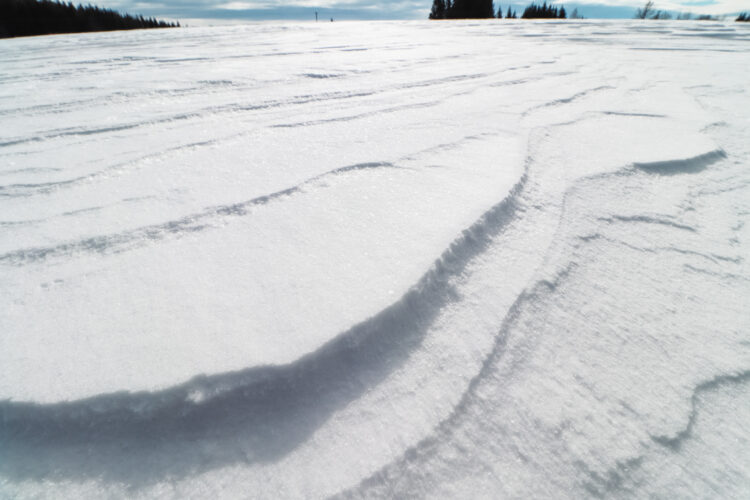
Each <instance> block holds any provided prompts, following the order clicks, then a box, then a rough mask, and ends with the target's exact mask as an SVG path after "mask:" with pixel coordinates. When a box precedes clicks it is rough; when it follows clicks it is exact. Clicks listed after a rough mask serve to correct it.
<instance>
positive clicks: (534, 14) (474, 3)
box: [430, 0, 582, 19]
mask: <svg viewBox="0 0 750 500" xmlns="http://www.w3.org/2000/svg"><path fill="white" fill-rule="evenodd" d="M573 12H574V14H573V16H571V17H573V18H575V19H582V18H581V17H580V16H579V15H578V11H577V10H575V11H573ZM493 17H497V18H498V19H502V18H503V8H502V6H501V7H499V8H498V9H497V13H495V7H494V5H493V3H492V0H454V1H451V0H433V3H432V10H431V11H430V19H489V18H493ZM516 18H518V15H517V14H516V12H515V11H514V10H512V9H511V8H510V7H508V10H507V12H506V13H505V19H516ZM521 18H522V19H567V13H566V12H565V7H563V6H560V7H556V6H553V5H547V2H546V1H545V2H544V3H543V4H542V5H537V4H535V3H532V4H531V5H529V6H528V7H526V8H525V9H524V11H523V14H521Z"/></svg>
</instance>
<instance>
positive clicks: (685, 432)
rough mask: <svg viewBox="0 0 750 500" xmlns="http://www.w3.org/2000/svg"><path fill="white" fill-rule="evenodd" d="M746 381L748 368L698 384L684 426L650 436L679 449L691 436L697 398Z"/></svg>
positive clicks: (749, 376) (696, 410)
mask: <svg viewBox="0 0 750 500" xmlns="http://www.w3.org/2000/svg"><path fill="white" fill-rule="evenodd" d="M747 382H750V370H745V371H742V372H739V373H736V374H727V375H719V376H717V377H714V378H712V379H711V380H707V381H705V382H702V383H700V384H698V385H697V386H696V387H695V389H693V394H692V396H691V397H690V413H689V414H688V419H687V423H686V425H685V428H684V429H682V430H680V431H678V432H676V433H675V434H674V435H672V436H652V438H653V440H654V441H656V442H657V443H659V444H661V445H664V446H667V447H669V448H672V449H674V450H679V449H680V447H681V446H682V444H683V443H684V442H685V440H687V439H690V438H691V437H692V433H693V427H694V426H695V422H696V420H697V418H698V408H697V405H698V398H700V397H701V396H702V395H703V393H706V392H711V391H715V390H720V389H722V388H723V387H724V386H727V385H731V384H745V383H747Z"/></svg>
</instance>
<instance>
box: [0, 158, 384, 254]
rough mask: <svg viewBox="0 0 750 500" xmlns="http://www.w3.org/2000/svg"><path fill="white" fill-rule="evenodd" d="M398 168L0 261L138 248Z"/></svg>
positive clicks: (372, 165) (341, 171) (342, 170)
mask: <svg viewBox="0 0 750 500" xmlns="http://www.w3.org/2000/svg"><path fill="white" fill-rule="evenodd" d="M384 167H385V168H398V167H397V166H396V165H393V164H392V163H389V162H369V163H359V164H356V165H347V166H345V167H339V168H337V169H334V170H331V171H330V172H327V173H325V174H321V175H316V176H315V177H312V178H310V179H307V180H306V181H304V182H302V183H301V184H298V185H296V186H292V187H290V188H286V189H283V190H281V191H276V192H275V193H270V194H267V195H263V196H258V197H256V198H253V199H251V200H247V201H243V202H240V203H234V204H231V205H224V206H218V207H209V208H207V209H206V210H204V211H203V212H200V213H197V214H192V215H188V216H186V217H183V218H181V219H179V220H172V221H169V222H165V223H162V224H154V225H152V226H147V227H141V228H138V229H134V230H132V231H127V232H124V233H119V234H111V235H105V236H95V237H92V238H86V239H84V240H80V241H76V242H70V243H63V244H61V245H56V246H53V247H45V248H25V249H20V250H15V251H13V252H9V253H6V254H3V255H0V264H6V265H14V266H20V265H26V264H30V263H36V262H40V261H45V260H47V259H50V258H60V257H69V256H72V255H75V254H78V253H86V252H88V253H119V252H124V251H128V250H132V249H134V248H138V247H140V246H143V245H147V244H149V243H153V242H155V241H159V240H162V239H164V238H167V237H170V236H177V237H179V235H180V234H182V233H189V232H197V231H203V230H205V229H209V228H215V227H216V226H215V225H213V224H212V221H213V220H214V219H216V218H217V217H222V216H245V215H248V214H249V210H250V209H251V208H252V207H253V206H257V205H265V204H267V203H269V202H272V201H275V200H278V199H282V198H285V197H288V196H292V195H294V194H297V193H300V192H301V191H303V190H304V189H307V188H308V187H309V186H311V185H313V184H315V183H316V182H318V181H321V180H323V179H325V178H326V177H328V176H334V175H341V174H345V173H348V172H353V171H357V170H368V169H375V168H384Z"/></svg>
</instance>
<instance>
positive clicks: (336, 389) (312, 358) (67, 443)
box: [0, 165, 527, 485]
mask: <svg viewBox="0 0 750 500" xmlns="http://www.w3.org/2000/svg"><path fill="white" fill-rule="evenodd" d="M345 168H346V169H348V170H351V169H355V168H368V167H362V166H351V167H345ZM369 168H372V165H371V166H370V167H369ZM526 180H527V176H526V175H525V174H524V175H523V177H522V178H521V180H519V182H518V183H517V184H516V185H515V186H514V187H513V188H512V190H511V191H510V193H509V194H508V196H507V197H506V198H504V199H503V200H502V201H501V202H500V203H498V204H496V205H495V206H494V207H492V208H491V209H490V210H488V211H487V212H486V213H485V214H483V215H482V217H481V218H480V219H479V220H478V221H477V222H476V223H474V224H473V225H472V226H470V227H469V228H467V229H466V230H464V231H463V232H462V234H461V236H460V237H459V238H457V239H456V240H455V241H454V242H453V243H452V244H451V245H450V247H449V248H448V249H447V250H445V252H444V253H443V254H442V255H441V257H440V258H439V259H438V260H437V261H436V262H435V263H434V265H433V266H432V268H431V269H430V270H429V271H428V272H427V273H426V274H425V275H424V276H423V277H422V278H421V279H420V280H419V282H418V283H416V284H415V285H414V287H412V289H410V290H409V292H408V293H407V294H406V295H405V296H404V297H402V298H401V299H399V300H398V301H397V302H395V303H394V304H393V305H391V306H390V307H388V308H387V309H385V310H383V311H382V312H380V313H379V314H377V315H376V316H374V317H372V318H370V319H368V320H366V321H364V322H362V323H361V324H359V325H357V326H355V327H353V328H352V329H350V330H349V331H347V332H343V333H341V334H340V335H338V336H337V337H336V338H335V339H333V340H332V341H330V342H328V343H327V344H325V345H324V346H322V347H321V348H319V349H318V350H317V351H315V352H313V353H310V354H308V355H306V356H304V357H302V358H301V359H299V360H298V361H296V362H294V363H291V364H289V365H286V366H267V367H254V368H249V369H247V370H243V371H240V372H234V373H227V374H220V375H210V376H201V377H197V378H195V379H193V380H191V381H189V382H187V383H185V384H183V385H181V386H177V387H174V388H171V389H168V390H164V391H159V392H154V393H116V394H105V395H102V396H96V397H93V398H88V399H84V400H80V401H73V402H65V403H57V404H49V405H45V404H35V403H25V402H13V401H4V402H0V421H2V422H3V423H2V426H1V427H0V444H1V445H2V449H3V451H2V455H3V456H4V459H3V460H2V461H0V474H2V475H4V476H6V477H12V478H14V480H29V479H38V478H41V477H45V476H46V475H47V474H49V473H51V472H53V471H54V473H55V474H56V475H57V476H62V477H68V478H71V479H78V480H80V479H83V478H96V477H104V478H105V479H107V480H114V481H124V480H128V481H129V482H133V481H134V482H135V483H138V484H142V485H147V484H150V483H153V482H155V481H158V480H160V479H162V478H164V477H184V476H186V475H189V474H195V473H197V472H199V471H206V470H210V469H214V468H220V467H223V466H227V465H231V464H234V463H236V462H241V463H246V464H247V463H253V462H261V463H263V462H269V461H273V460H276V459H278V458H280V457H282V456H284V455H285V454H286V453H288V452H290V451H291V450H293V449H294V448H295V447H296V446H298V445H299V443H300V442H302V441H304V440H305V439H307V438H308V437H309V436H310V434H311V433H313V432H314V431H315V429H316V428H317V427H318V426H320V425H321V424H322V423H323V422H325V421H326V419H327V418H329V417H330V415H331V413H332V412H334V411H336V410H337V409H339V408H341V407H343V406H345V405H346V404H347V403H348V402H349V401H351V400H353V399H356V398H357V397H358V396H360V395H361V394H362V393H363V392H364V391H366V390H368V388H370V387H371V386H373V385H374V384H377V383H378V381H379V380H382V378H384V377H385V376H387V375H388V374H389V373H391V372H392V371H393V370H394V369H395V368H396V367H397V366H398V365H400V364H402V363H404V362H405V361H406V360H407V359H408V358H409V355H410V353H411V352H412V351H413V350H414V349H415V348H417V347H418V346H419V345H420V342H421V340H422V336H423V335H424V333H425V332H426V330H427V328H428V327H429V326H430V324H431V323H432V321H433V320H434V319H435V317H436V315H437V314H438V312H439V311H440V310H441V308H442V307H443V306H445V305H446V304H447V303H449V302H451V301H452V300H454V298H455V297H454V293H455V292H454V290H453V288H452V286H451V285H450V280H451V279H452V278H453V277H455V276H457V275H460V274H461V272H462V271H463V269H464V268H465V267H466V266H467V264H468V263H469V262H470V261H471V260H472V259H473V258H475V257H476V256H477V255H479V254H481V253H482V251H483V250H484V249H485V248H486V246H487V245H488V243H489V242H490V241H491V239H492V237H493V236H495V235H496V234H498V233H499V232H501V231H503V228H504V227H505V226H506V225H507V224H509V223H510V222H511V221H512V220H513V219H514V217H515V213H516V210H517V208H518V205H517V203H518V201H517V198H518V196H519V194H520V193H521V192H522V190H523V188H524V185H525V183H526ZM237 442H242V443H243V445H244V446H243V450H244V451H243V452H242V453H241V455H240V456H238V455H236V453H235V452H234V451H233V450H234V446H233V443H237ZM121 443H133V445H134V446H129V447H126V448H122V447H121V446H120V444H121ZM136 443H138V444H136ZM80 446H85V448H86V449H87V450H88V451H87V454H86V456H85V457H77V458H76V457H75V452H74V451H73V450H75V449H77V448H78V447H80ZM185 447H187V448H189V449H190V450H191V451H190V452H188V457H189V458H188V459H187V460H180V461H169V460H166V459H164V460H160V459H158V457H159V456H164V457H168V456H171V454H172V453H174V452H175V451H176V450H183V451H181V452H180V453H185ZM42 450H43V451H42ZM146 450H148V452H147V454H148V455H149V456H150V457H152V459H151V460H148V461H143V460H142V455H143V453H146ZM71 453H73V456H71V455H70V454H71ZM123 464H127V466H126V467H124V468H123ZM121 475H122V476H121Z"/></svg>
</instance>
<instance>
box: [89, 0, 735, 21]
mask: <svg viewBox="0 0 750 500" xmlns="http://www.w3.org/2000/svg"><path fill="white" fill-rule="evenodd" d="M531 2H532V0H528V1H526V2H521V3H518V0H513V3H508V2H506V1H503V0H500V2H498V0H495V8H497V7H498V6H499V5H502V7H503V12H505V11H506V10H507V7H508V5H512V6H513V8H514V9H515V10H517V11H518V12H519V14H520V12H521V11H523V8H524V7H525V6H526V5H528V4H529V3H531ZM91 3H93V4H96V5H99V6H102V7H107V8H110V9H114V10H117V11H120V12H127V13H129V14H142V15H144V16H147V17H157V18H159V19H165V20H179V21H181V22H182V23H183V24H193V25H195V24H221V23H228V22H246V21H262V20H271V19H286V20H311V21H313V20H314V19H315V12H316V11H317V12H318V15H319V18H320V19H321V20H322V19H329V18H335V19H336V20H352V19H363V20H371V19H426V18H427V14H428V13H429V10H430V6H431V5H432V0H380V1H379V2H375V1H373V0H98V1H96V0H92V1H91ZM555 3H556V4H564V5H565V8H566V10H567V11H568V12H569V13H570V12H572V11H573V9H574V8H577V9H578V12H579V14H581V15H583V16H584V17H586V18H590V19H596V18H620V19H628V18H632V17H633V14H634V13H635V10H636V8H638V7H641V6H642V5H643V4H644V3H645V0H590V1H587V0H577V1H576V2H575V3H566V2H555ZM654 3H655V8H656V9H658V10H659V9H660V10H668V11H672V12H675V13H676V12H691V13H693V14H696V15H698V14H711V15H717V16H720V15H725V14H736V13H738V12H741V11H747V10H750V2H748V0H654Z"/></svg>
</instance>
